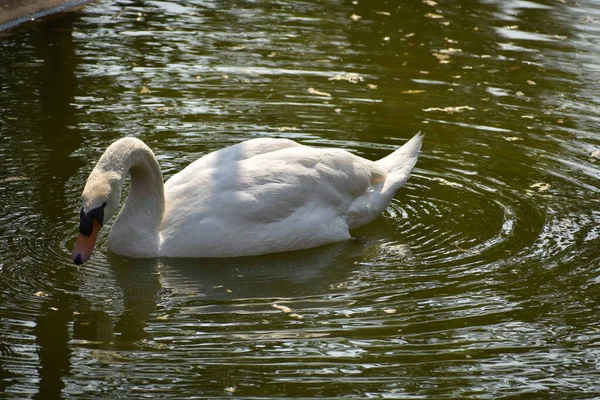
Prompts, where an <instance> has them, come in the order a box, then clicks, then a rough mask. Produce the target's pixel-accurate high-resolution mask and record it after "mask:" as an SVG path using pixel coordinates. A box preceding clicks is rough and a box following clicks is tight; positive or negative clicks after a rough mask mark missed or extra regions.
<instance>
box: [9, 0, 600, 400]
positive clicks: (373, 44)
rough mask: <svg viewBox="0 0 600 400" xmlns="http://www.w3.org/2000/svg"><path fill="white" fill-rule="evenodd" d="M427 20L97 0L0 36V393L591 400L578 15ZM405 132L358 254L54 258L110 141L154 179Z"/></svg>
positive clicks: (369, 8) (593, 92) (592, 270)
mask: <svg viewBox="0 0 600 400" xmlns="http://www.w3.org/2000/svg"><path fill="white" fill-rule="evenodd" d="M355 3H356V4H355ZM438 3H439V4H434V3H433V2H429V1H427V2H392V1H382V0H370V1H368V2H367V1H360V0H359V1H358V2H351V1H336V0H323V1H319V2H317V1H315V2H313V1H291V0H289V1H288V0H282V1H278V2H267V1H225V0H220V1H219V0H218V1H204V2H203V1H180V2H176V1H170V2H163V1H147V2H133V1H132V2H127V1H121V2H115V3H110V2H104V1H103V2H99V3H96V4H92V5H90V6H87V7H85V8H84V9H83V10H82V11H80V12H78V13H74V14H69V15H66V16H63V17H61V18H54V19H51V20H47V21H38V22H35V23H32V24H28V25H24V26H22V27H20V28H18V29H16V30H14V31H11V32H9V33H5V34H3V36H2V37H1V38H0V157H1V160H2V162H0V204H1V206H0V221H1V223H0V252H1V254H2V257H1V259H0V350H1V351H2V357H1V358H0V393H2V396H3V397H6V398H28V397H31V398H40V399H50V398H61V397H62V398H67V397H71V398H77V399H86V398H128V399H129V398H143V397H145V398H169V397H172V398H213V399H214V398H256V399H258V398H273V397H280V398H290V397H304V398H309V397H321V398H331V399H337V398H342V397H348V398H359V397H375V398H405V399H407V398H417V397H419V398H435V399H438V398H471V399H484V398H535V399H541V398H552V399H554V398H556V399H558V398H560V399H563V398H577V399H582V398H595V397H597V396H600V372H599V371H600V369H599V368H600V365H599V362H598V360H599V359H600V323H599V322H598V321H599V320H600V311H599V306H600V295H599V293H600V287H599V284H600V271H599V269H598V265H599V262H600V251H599V250H598V248H599V247H598V244H599V243H600V228H599V227H598V226H599V225H598V222H599V221H600V204H599V201H600V197H599V196H598V194H599V193H598V192H599V189H598V178H599V177H600V168H599V166H598V163H599V157H600V153H596V152H598V151H600V137H599V136H598V134H597V133H596V131H597V129H598V121H599V120H600V101H599V100H598V96H597V88H598V82H599V80H600V59H599V58H598V54H600V12H598V9H597V3H595V2H592V1H579V2H577V3H575V2H573V1H570V0H566V1H550V0H547V1H543V2H541V1H536V2H534V1H493V0H482V1H479V2H476V1H468V2H465V1H444V2H441V1H440V2H438ZM419 130H422V131H425V132H426V133H427V136H426V138H425V144H424V147H423V153H422V157H421V158H420V160H419V163H418V164H417V168H416V170H415V172H414V174H413V176H412V178H411V180H410V181H409V183H408V184H407V186H405V187H404V188H403V189H401V191H400V192H398V194H397V195H396V197H395V199H394V201H393V203H392V204H391V205H390V207H389V208H388V210H387V211H386V213H385V215H384V217H382V218H379V219H378V220H376V221H374V222H373V223H371V224H370V225H368V226H366V227H364V228H362V229H360V230H359V231H357V232H356V235H357V236H360V237H361V239H360V240H359V241H357V242H350V243H339V244H334V245H331V246H325V247H323V248H319V249H313V250H306V251H301V252H294V253H286V254H279V255H271V256H264V257H252V258H247V259H232V260H145V261H132V260H126V259H122V258H120V257H117V256H114V255H109V254H107V252H106V246H105V239H106V237H105V236H104V238H103V239H101V240H100V244H99V246H98V248H97V250H96V251H95V253H94V255H93V257H92V259H91V260H90V262H89V263H87V264H85V265H84V266H83V267H81V268H77V267H76V266H74V265H72V263H71V261H70V257H69V253H70V251H69V250H70V248H71V246H72V244H73V242H74V239H75V236H76V233H77V223H78V210H79V196H80V193H81V190H82V188H83V185H84V182H85V179H86V177H87V175H88V174H89V172H90V171H91V169H92V168H93V165H94V163H95V161H96V160H97V159H98V157H99V156H100V154H101V153H102V151H103V150H104V149H105V148H106V146H107V145H108V144H109V143H111V142H112V141H113V140H115V139H117V138H120V137H122V136H125V135H133V136H137V137H139V138H142V139H143V140H144V141H145V142H146V143H147V144H148V145H149V146H150V147H152V148H153V149H154V151H155V152H156V154H157V156H158V157H159V161H160V163H161V165H162V168H163V170H164V173H165V175H166V176H167V177H168V176H171V175H172V174H173V173H174V172H176V171H178V170H180V169H181V168H183V167H184V166H185V165H186V164H188V163H189V162H191V161H193V160H195V159H196V158H197V157H199V156H201V155H203V154H206V153H208V152H210V151H213V150H215V149H219V148H222V147H224V146H226V145H229V144H232V143H236V142H239V141H241V140H244V139H248V138H252V137H275V136H277V137H288V138H292V139H295V140H298V141H300V142H302V143H305V144H311V145H316V146H332V147H343V148H346V149H348V150H350V151H352V152H355V153H356V154H359V155H361V156H364V157H367V158H370V159H376V158H380V157H382V156H383V155H385V154H387V153H388V152H389V151H390V150H392V149H394V148H395V147H396V146H398V145H400V144H402V143H404V141H405V140H406V139H408V138H409V137H411V136H412V135H413V134H415V133H416V132H417V131H419ZM282 306H286V307H289V308H290V309H291V311H292V312H291V313H290V312H285V311H286V310H285V308H282Z"/></svg>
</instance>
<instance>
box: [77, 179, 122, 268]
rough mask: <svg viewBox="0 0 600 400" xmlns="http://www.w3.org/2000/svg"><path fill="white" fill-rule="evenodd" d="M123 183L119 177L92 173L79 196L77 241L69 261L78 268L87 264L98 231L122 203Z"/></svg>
mask: <svg viewBox="0 0 600 400" xmlns="http://www.w3.org/2000/svg"><path fill="white" fill-rule="evenodd" d="M121 186H122V182H121V179H120V177H119V175H118V174H115V173H111V172H103V171H95V170H94V171H93V172H92V173H91V175H90V177H89V178H88V180H87V183H86V184H85V188H84V189H83V194H82V196H81V202H82V207H81V212H80V213H79V237H78V238H77V242H76V243H75V247H74V248H73V253H72V254H71V258H72V259H73V262H74V263H75V264H77V265H81V264H83V263H84V262H86V261H87V260H89V258H90V256H91V255H92V250H94V246H95V244H96V239H97V237H98V233H99V232H100V228H102V225H104V223H105V222H106V221H108V220H109V219H110V218H111V217H112V216H113V215H114V213H115V212H116V210H117V208H118V206H119V203H120V202H121Z"/></svg>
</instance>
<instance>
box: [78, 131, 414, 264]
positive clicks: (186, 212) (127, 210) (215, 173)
mask: <svg viewBox="0 0 600 400" xmlns="http://www.w3.org/2000/svg"><path fill="white" fill-rule="evenodd" d="M422 139H423V135H421V134H417V135H416V136H415V137H413V138H412V139H411V140H410V141H409V142H407V143H406V144H405V145H404V146H402V147H401V148H400V149H398V150H396V151H394V152H393V153H391V154H390V155H388V156H387V157H385V158H383V159H381V160H379V161H369V160H366V159H364V158H361V157H358V156H356V155H353V154H351V153H349V152H347V151H344V150H341V149H324V148H314V147H308V146H304V145H301V144H299V143H296V142H294V141H291V140H288V139H267V138H260V139H252V140H248V141H245V142H241V143H238V144H235V145H233V146H230V147H227V148H224V149H221V150H218V151H215V152H213V153H210V154H208V155H206V156H204V157H202V158H200V159H198V160H196V161H195V162H193V163H191V164H190V165H189V166H187V167H186V168H184V169H183V170H182V171H181V172H179V173H178V174H176V175H174V176H173V177H172V178H171V179H169V180H168V181H167V182H166V183H165V184H164V188H163V184H162V174H161V172H160V167H159V166H158V162H157V161H156V158H155V157H154V154H153V153H152V151H151V150H150V149H149V148H148V147H147V146H146V145H145V144H144V143H143V142H142V141H141V140H138V139H134V138H124V139H120V140H118V141H116V142H114V143H113V144H111V145H110V146H109V147H108V149H107V150H106V152H105V153H104V155H103V156H102V157H101V159H100V161H99V162H98V164H97V166H96V168H95V169H94V171H92V173H91V174H90V177H89V178H88V181H87V183H86V187H85V189H84V192H83V196H82V200H83V215H88V213H90V211H92V210H94V209H100V208H102V209H103V210H104V221H99V222H101V223H103V222H105V221H106V220H108V219H109V218H110V216H111V215H112V214H113V213H114V212H115V211H116V209H117V207H118V205H119V203H120V196H121V186H122V184H123V183H124V180H125V178H126V175H127V173H128V172H129V173H130V174H131V177H132V181H131V192H130V196H129V198H128V199H127V201H126V202H125V205H124V207H123V209H122V210H121V212H120V213H119V215H118V217H117V220H116V221H115V223H114V225H113V227H112V230H111V233H110V235H109V240H108V248H109V250H110V251H113V252H115V253H117V254H121V255H125V256H131V257H157V256H158V257H160V256H162V257H236V256H247V255H257V254H267V253H275V252H281V251H288V250H297V249H304V248H310V247H315V246H319V245H323V244H327V243H332V242H337V241H342V240H346V239H348V238H350V233H349V231H350V230H351V229H354V228H357V227H359V226H361V225H364V224H366V223H368V222H370V221H371V220H373V219H374V218H376V217H377V216H378V215H380V214H381V213H382V212H383V211H384V210H385V208H386V207H387V205H388V204H389V202H390V201H391V199H392V197H393V196H394V194H395V192H396V190H398V189H399V188H400V187H401V186H402V185H403V184H404V183H405V182H406V180H407V179H408V177H409V174H410V172H411V170H412V169H413V167H414V165H415V163H416V161H417V157H418V154H419V150H420V148H421V142H422ZM105 203H106V205H104V206H103V204H105ZM92 214H93V213H92ZM83 218H84V217H83V216H82V221H83ZM83 236H85V235H83ZM84 239H85V238H84ZM92 246H93V244H92ZM78 251H79V250H78V249H77V246H76V248H75V250H74V252H73V257H74V260H75V259H76V257H77V254H80V257H81V258H80V260H81V262H83V261H85V260H86V259H87V258H89V255H88V254H87V253H86V252H85V251H83V252H82V251H79V252H78ZM84 253H85V254H84ZM89 254H91V249H90V250H89ZM86 256H87V258H86Z"/></svg>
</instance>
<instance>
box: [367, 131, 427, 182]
mask: <svg viewBox="0 0 600 400" xmlns="http://www.w3.org/2000/svg"><path fill="white" fill-rule="evenodd" d="M423 136H425V134H424V133H421V132H419V133H417V134H416V135H415V136H414V137H413V138H412V139H410V140H409V141H408V142H406V143H405V144H404V146H402V147H400V148H399V149H398V150H396V151H394V152H393V153H391V154H389V155H387V156H386V157H383V158H382V159H381V160H378V161H376V163H377V164H379V165H381V166H382V167H383V168H385V169H386V171H387V172H388V176H389V175H392V174H393V175H397V176H398V178H400V176H406V178H404V180H403V181H402V183H400V185H399V186H397V187H396V188H399V187H400V186H402V185H403V184H404V182H406V180H407V179H408V177H409V175H410V171H412V169H413V168H414V166H415V164H416V163H417V159H418V158H419V151H420V150H421V144H422V143H423ZM400 179H402V178H400Z"/></svg>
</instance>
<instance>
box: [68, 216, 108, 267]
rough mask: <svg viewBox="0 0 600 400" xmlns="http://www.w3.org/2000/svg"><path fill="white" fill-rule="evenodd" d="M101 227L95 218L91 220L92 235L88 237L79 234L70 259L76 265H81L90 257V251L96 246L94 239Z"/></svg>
mask: <svg viewBox="0 0 600 400" xmlns="http://www.w3.org/2000/svg"><path fill="white" fill-rule="evenodd" d="M101 227H102V225H101V224H100V222H98V221H97V220H96V219H95V218H94V219H93V220H92V234H91V235H90V236H87V235H83V234H80V235H79V237H78V238H77V242H76V243H75V247H73V253H72V254H71V259H72V260H73V262H74V263H75V264H77V265H81V264H83V263H84V262H86V261H87V260H89V259H90V257H91V256H92V250H94V246H95V245H96V239H97V238H98V232H100V228H101Z"/></svg>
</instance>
